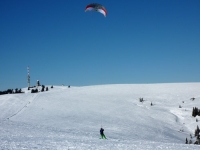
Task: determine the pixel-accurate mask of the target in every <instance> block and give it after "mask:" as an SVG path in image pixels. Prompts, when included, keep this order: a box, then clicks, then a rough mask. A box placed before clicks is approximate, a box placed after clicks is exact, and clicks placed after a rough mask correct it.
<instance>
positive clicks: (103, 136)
mask: <svg viewBox="0 0 200 150" xmlns="http://www.w3.org/2000/svg"><path fill="white" fill-rule="evenodd" d="M103 131H104V129H103V128H101V129H100V135H101V138H102V139H103V138H104V139H106V136H105V135H104V133H103Z"/></svg>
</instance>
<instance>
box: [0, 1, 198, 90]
mask: <svg viewBox="0 0 200 150" xmlns="http://www.w3.org/2000/svg"><path fill="white" fill-rule="evenodd" d="M91 2H96V3H100V4H102V5H104V6H105V8H106V9H107V11H108V15H107V17H104V16H103V15H102V14H100V13H98V12H84V9H85V6H86V5H87V4H89V3H91ZM27 66H30V75H31V85H35V84H36V80H40V82H41V84H44V85H61V84H65V85H71V86H86V85H97V84H132V83H166V82H200V0H126V1H124V0H117V1H110V0H109V1H108V0H98V1H91V0H18V1H17V0H1V1H0V90H7V89H8V88H13V89H14V88H23V87H27Z"/></svg>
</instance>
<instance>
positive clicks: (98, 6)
mask: <svg viewBox="0 0 200 150" xmlns="http://www.w3.org/2000/svg"><path fill="white" fill-rule="evenodd" d="M86 11H98V12H100V13H102V14H103V15H104V17H106V16H107V10H106V8H105V7H104V6H103V5H101V4H97V3H92V4H89V5H87V6H86V7H85V12H86Z"/></svg>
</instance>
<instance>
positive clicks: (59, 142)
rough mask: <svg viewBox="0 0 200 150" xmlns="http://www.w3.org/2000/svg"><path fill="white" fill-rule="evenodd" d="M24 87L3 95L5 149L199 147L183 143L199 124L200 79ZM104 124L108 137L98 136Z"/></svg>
mask: <svg viewBox="0 0 200 150" xmlns="http://www.w3.org/2000/svg"><path fill="white" fill-rule="evenodd" d="M23 91H25V93H24V94H9V95H1V96H0V148H1V149H23V148H24V149H62V150H63V149H95V150H97V149H167V148H168V149H178V148H181V149H199V148H200V147H199V146H194V145H186V144H184V142H185V138H186V137H187V138H188V139H189V138H190V134H194V130H195V129H196V126H197V125H199V123H198V122H196V118H198V117H196V118H194V117H192V116H191V114H192V108H193V107H199V108H200V83H171V84H115V85H96V86H85V87H71V88H68V87H64V86H54V88H53V89H51V88H50V86H49V91H46V92H39V93H34V94H33V93H30V91H28V90H27V88H25V89H23ZM141 97H142V98H144V102H143V103H141V102H139V98H141ZM193 97H194V98H195V100H194V101H192V100H190V99H191V98H193ZM151 102H152V103H153V106H151V105H150V104H151ZM179 105H181V106H182V108H179ZM101 126H102V127H103V128H104V129H105V135H106V136H107V138H108V140H100V139H99V137H100V136H99V129H100V127H101ZM180 130H181V131H180ZM193 140H195V139H193Z"/></svg>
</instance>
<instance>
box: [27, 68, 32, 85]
mask: <svg viewBox="0 0 200 150" xmlns="http://www.w3.org/2000/svg"><path fill="white" fill-rule="evenodd" d="M27 72H28V87H30V78H31V77H30V70H29V66H28V67H27Z"/></svg>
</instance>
